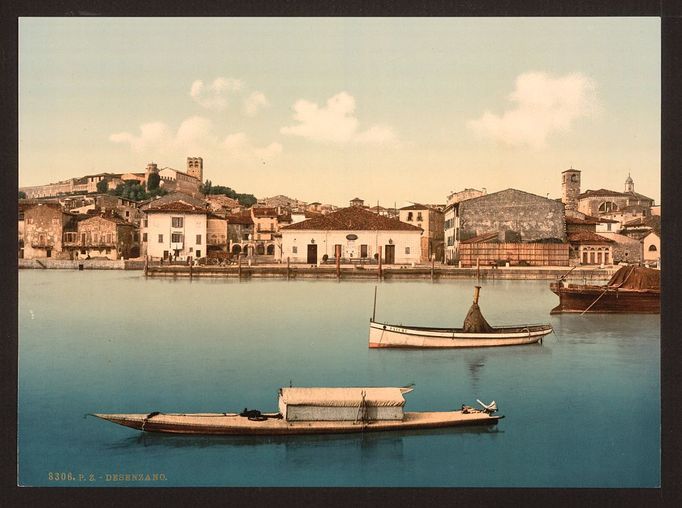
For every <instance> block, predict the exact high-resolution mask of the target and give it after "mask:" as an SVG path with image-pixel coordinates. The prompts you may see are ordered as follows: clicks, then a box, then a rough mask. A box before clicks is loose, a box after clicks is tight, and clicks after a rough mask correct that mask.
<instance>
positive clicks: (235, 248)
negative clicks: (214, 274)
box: [232, 243, 242, 256]
mask: <svg viewBox="0 0 682 508" xmlns="http://www.w3.org/2000/svg"><path fill="white" fill-rule="evenodd" d="M241 252H242V246H241V245H239V244H238V243H235V244H234V245H233V246H232V254H233V255H234V256H238V255H239V254H241Z"/></svg>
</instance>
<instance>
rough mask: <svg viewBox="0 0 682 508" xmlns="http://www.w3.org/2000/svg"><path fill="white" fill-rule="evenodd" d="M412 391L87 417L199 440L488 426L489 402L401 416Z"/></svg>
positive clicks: (303, 395) (313, 394) (303, 392)
mask: <svg viewBox="0 0 682 508" xmlns="http://www.w3.org/2000/svg"><path fill="white" fill-rule="evenodd" d="M411 390H412V388H409V387H405V388H392V387H391V388H367V387H365V388H360V387H355V388H299V387H294V388H280V391H279V409H280V411H279V412H277V413H261V412H260V411H257V410H250V411H249V410H247V409H245V410H244V411H243V412H241V413H191V414H185V413H161V412H157V411H155V412H153V413H149V414H102V413H96V414H93V415H92V416H96V417H97V418H101V419H103V420H108V421H110V422H113V423H117V424H119V425H123V426H125V427H130V428H133V429H137V430H141V431H144V432H163V433H170V434H199V435H259V436H267V435H270V436H274V435H299V434H342V433H353V432H379V431H395V430H413V429H434V428H442V427H453V426H460V425H493V424H496V423H497V422H498V420H500V419H501V418H504V416H496V415H494V414H493V413H495V412H496V411H497V405H496V404H495V402H494V401H493V402H491V403H490V404H484V403H482V402H480V401H478V402H479V403H480V404H481V406H482V408H481V409H475V408H473V407H471V406H465V405H462V406H461V408H460V409H459V410H456V411H431V412H404V411H403V406H404V404H405V399H404V398H403V394H404V393H408V392H409V391H411Z"/></svg>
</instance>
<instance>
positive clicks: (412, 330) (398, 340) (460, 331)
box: [369, 286, 552, 348]
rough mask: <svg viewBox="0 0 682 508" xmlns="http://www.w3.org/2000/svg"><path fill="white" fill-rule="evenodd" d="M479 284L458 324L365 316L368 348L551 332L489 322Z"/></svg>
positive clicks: (512, 342)
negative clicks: (381, 320)
mask: <svg viewBox="0 0 682 508" xmlns="http://www.w3.org/2000/svg"><path fill="white" fill-rule="evenodd" d="M480 289H481V286H475V290H474V302H473V304H472V305H471V308H470V309H469V312H468V314H467V316H466V318H465V319H464V326H463V327H462V328H435V327H426V326H407V325H393V324H388V323H379V322H377V321H375V320H374V318H375V316H374V314H375V313H376V288H375V292H374V312H373V315H372V317H371V318H370V320H369V347H370V348H384V347H388V348H398V347H402V348H458V347H493V346H517V345H523V344H533V343H536V342H539V341H541V340H542V338H543V337H544V336H545V335H547V334H549V333H551V332H552V325H550V324H532V325H509V326H490V325H489V324H488V322H487V321H486V320H485V318H484V317H483V315H482V314H481V309H480V308H479V306H478V296H479V291H480Z"/></svg>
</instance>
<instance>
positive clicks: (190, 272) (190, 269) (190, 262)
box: [189, 256, 192, 279]
mask: <svg viewBox="0 0 682 508" xmlns="http://www.w3.org/2000/svg"><path fill="white" fill-rule="evenodd" d="M189 278H190V279H191V278H192V256H190V257H189Z"/></svg>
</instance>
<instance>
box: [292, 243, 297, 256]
mask: <svg viewBox="0 0 682 508" xmlns="http://www.w3.org/2000/svg"><path fill="white" fill-rule="evenodd" d="M291 253H292V254H298V247H297V246H296V245H294V246H293V247H292V248H291Z"/></svg>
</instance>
